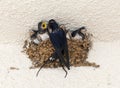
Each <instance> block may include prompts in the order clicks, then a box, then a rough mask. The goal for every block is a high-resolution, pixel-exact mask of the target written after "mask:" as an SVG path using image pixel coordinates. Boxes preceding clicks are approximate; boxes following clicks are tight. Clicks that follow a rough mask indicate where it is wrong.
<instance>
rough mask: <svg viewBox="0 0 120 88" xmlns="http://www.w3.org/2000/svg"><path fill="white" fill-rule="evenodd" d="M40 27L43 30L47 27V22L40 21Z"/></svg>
mask: <svg viewBox="0 0 120 88" xmlns="http://www.w3.org/2000/svg"><path fill="white" fill-rule="evenodd" d="M41 28H42V29H43V30H45V29H46V28H47V23H46V22H42V25H41Z"/></svg>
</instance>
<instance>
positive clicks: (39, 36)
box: [31, 21, 49, 44]
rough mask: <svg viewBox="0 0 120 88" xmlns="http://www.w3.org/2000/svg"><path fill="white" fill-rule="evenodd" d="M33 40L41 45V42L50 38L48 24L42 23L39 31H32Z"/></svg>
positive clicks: (39, 24)
mask: <svg viewBox="0 0 120 88" xmlns="http://www.w3.org/2000/svg"><path fill="white" fill-rule="evenodd" d="M32 31H33V34H32V35H31V40H32V41H33V43H35V44H39V43H40V42H41V41H43V40H46V39H48V38H49V36H48V34H47V22H45V21H41V22H39V23H38V30H32Z"/></svg>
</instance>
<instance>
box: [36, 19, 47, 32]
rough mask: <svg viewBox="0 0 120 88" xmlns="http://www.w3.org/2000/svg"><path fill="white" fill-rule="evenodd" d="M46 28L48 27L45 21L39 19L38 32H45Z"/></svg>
mask: <svg viewBox="0 0 120 88" xmlns="http://www.w3.org/2000/svg"><path fill="white" fill-rule="evenodd" d="M47 28H48V24H47V22H45V21H41V22H39V23H38V32H39V33H40V34H43V33H46V31H47Z"/></svg>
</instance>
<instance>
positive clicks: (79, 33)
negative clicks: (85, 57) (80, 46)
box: [71, 26, 85, 40]
mask: <svg viewBox="0 0 120 88" xmlns="http://www.w3.org/2000/svg"><path fill="white" fill-rule="evenodd" d="M83 30H85V27H84V26H83V27H81V28H79V29H77V30H74V31H72V32H71V36H72V37H73V38H74V39H80V37H82V40H84V39H85V34H84V33H83V32H82V31H83Z"/></svg>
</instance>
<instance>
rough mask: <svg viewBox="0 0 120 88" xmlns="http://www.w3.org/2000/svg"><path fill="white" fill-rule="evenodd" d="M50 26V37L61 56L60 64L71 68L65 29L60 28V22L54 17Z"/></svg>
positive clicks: (50, 21)
mask: <svg viewBox="0 0 120 88" xmlns="http://www.w3.org/2000/svg"><path fill="white" fill-rule="evenodd" d="M48 26H49V28H48V34H49V38H50V41H51V43H52V44H53V47H54V48H55V52H56V54H57V55H58V57H59V58H58V59H59V61H60V64H61V65H65V66H66V67H67V69H68V70H69V69H70V64H69V54H68V45H67V38H66V34H65V32H64V30H63V29H60V27H59V25H58V23H57V22H56V21H55V20H54V19H51V20H49V23H48ZM64 55H65V59H64Z"/></svg>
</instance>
